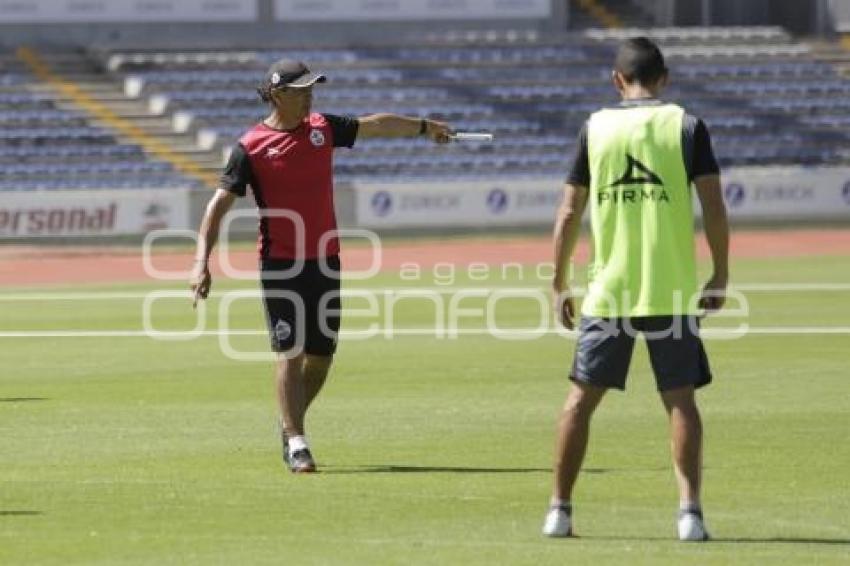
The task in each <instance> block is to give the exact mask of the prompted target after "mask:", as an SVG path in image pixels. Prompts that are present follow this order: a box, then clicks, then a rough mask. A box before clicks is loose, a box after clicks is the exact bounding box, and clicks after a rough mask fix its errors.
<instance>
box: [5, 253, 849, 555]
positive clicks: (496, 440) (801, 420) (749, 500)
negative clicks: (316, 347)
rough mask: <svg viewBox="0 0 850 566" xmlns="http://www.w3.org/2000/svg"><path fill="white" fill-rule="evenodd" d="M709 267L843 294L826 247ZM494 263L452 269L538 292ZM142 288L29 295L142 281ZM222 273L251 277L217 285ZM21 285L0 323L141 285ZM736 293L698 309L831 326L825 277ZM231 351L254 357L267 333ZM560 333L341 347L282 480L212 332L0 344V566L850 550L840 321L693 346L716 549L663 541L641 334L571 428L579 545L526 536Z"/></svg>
mask: <svg viewBox="0 0 850 566" xmlns="http://www.w3.org/2000/svg"><path fill="white" fill-rule="evenodd" d="M733 275H734V279H735V281H736V282H737V283H751V284H789V283H794V284H798V283H843V284H847V283H848V282H850V262H848V261H847V258H846V257H836V256H832V257H830V256H823V257H811V258H805V259H795V260H785V261H778V260H771V261H766V260H765V261H755V260H752V261H751V260H748V261H745V262H738V263H736V264H735V265H734V271H733ZM518 279H519V278H517V280H511V281H506V282H502V281H495V280H493V281H488V282H483V283H482V282H477V283H475V284H476V285H483V286H497V285H500V286H523V287H534V286H535V285H537V286H540V285H541V284H540V283H539V282H536V281H533V280H530V279H529V278H523V279H524V280H518ZM467 283H469V282H468V281H464V280H461V281H459V284H461V285H463V284H467ZM426 285H428V286H432V287H433V284H429V282H426ZM398 286H408V287H414V286H415V285H413V284H411V283H410V282H403V281H399V280H398V279H395V278H393V277H390V276H380V277H379V278H377V279H374V280H370V281H365V282H358V283H351V284H350V285H349V288H358V287H369V288H387V287H398ZM151 288H152V287H140V286H121V287H112V286H111V287H88V288H74V289H57V288H53V289H50V292H51V293H57V292H69V293H79V292H89V293H92V295H93V296H97V295H101V294H103V293H115V292H118V291H120V292H126V293H128V296H129V297H136V295H138V297H141V293H143V292H145V291H147V290H149V289H151ZM235 288H247V289H254V288H255V285H254V284H252V283H248V282H245V283H243V284H239V283H234V282H225V283H222V284H220V285H218V286H217V287H216V289H217V290H219V291H221V290H227V289H235ZM33 293H38V290H33V289H26V290H20V289H19V290H4V291H2V292H0V299H3V298H4V297H5V300H2V301H0V332H9V331H57V330H69V329H73V330H89V331H103V330H139V329H140V328H141V320H142V319H141V312H142V299H141V298H127V297H125V298H120V297H112V298H110V296H109V295H104V296H103V298H102V300H95V299H94V298H92V297H88V298H86V297H85V296H83V297H82V298H79V297H78V298H77V299H75V300H55V297H54V298H52V299H50V300H48V299H49V298H50V297H43V296H42V297H39V296H37V295H31V294H33ZM10 295H15V298H14V300H11V297H10ZM746 297H747V299H748V303H749V307H750V314H749V316H748V317H746V318H744V317H738V318H734V319H727V320H722V321H721V320H718V321H715V322H714V323H712V324H713V325H714V326H718V325H735V324H738V323H739V322H741V321H742V320H746V321H747V322H749V324H750V325H751V326H753V327H757V328H762V329H763V328H778V327H787V326H795V327H833V328H836V327H846V326H848V320H850V301H848V300H847V290H846V289H845V290H843V291H842V290H819V291H800V290H797V291H788V290H784V291H783V290H774V291H766V292H765V291H762V292H755V291H753V292H750V291H748V292H746ZM218 303H219V300H218V299H214V300H211V301H210V305H209V310H210V311H211V312H210V320H209V324H208V328H216V327H217V326H216V325H217V324H218V320H217V316H215V313H214V312H212V311H214V310H216V309H217V305H218ZM474 304H475V301H474V300H470V303H469V304H468V305H466V306H474ZM425 305H426V304H423V303H416V302H415V301H410V302H407V303H403V304H399V305H398V309H397V311H396V317H395V320H396V323H397V325H398V326H400V327H405V328H415V327H423V326H425V325H427V324H428V323H429V321H432V320H433V316H434V315H433V314H432V312H431V311H429V309H428V308H426V306H425ZM479 306H480V301H479ZM501 306H502V308H500V310H499V313H498V314H499V324H500V326H502V327H510V326H528V325H529V324H532V323H534V318H535V317H534V314H533V308H531V307H533V304H531V303H528V302H522V301H519V300H517V301H513V302H512V301H510V300H509V301H506V302H505V303H504V304H503V305H501ZM431 310H433V308H432V309H431ZM260 312H261V311H260V310H259V306H258V305H257V304H256V301H252V300H250V299H246V300H242V301H239V302H238V303H236V304H234V311H233V316H232V318H231V320H232V324H233V326H234V327H236V328H239V329H261V328H262V319H261V314H260ZM153 313H154V317H153V319H154V321H155V324H156V326H157V328H162V329H179V328H190V327H191V326H193V324H194V321H193V316H192V313H191V310H190V309H189V308H187V306H186V303H185V302H183V301H178V300H176V299H175V300H171V301H164V302H161V303H157V304H156V305H155V308H154V310H153ZM368 322H369V321H367V320H362V321H356V320H353V319H351V320H349V323H348V326H347V328H348V329H356V328H360V327H362V328H365V324H366V323H368ZM463 324H464V326H465V327H467V328H469V329H473V328H478V327H480V325H477V323H476V321H475V320H473V319H471V318H468V319H464V321H463ZM358 325H364V326H358ZM234 344H235V345H237V346H239V347H241V348H246V349H248V348H250V349H252V350H255V351H263V350H264V349H265V346H266V338H265V337H264V336H261V335H255V336H241V337H239V338H238V339H235V340H234ZM573 347H574V342H573V340H572V339H570V338H564V337H559V336H554V335H548V336H546V337H543V338H539V339H536V340H525V341H519V340H513V341H506V340H497V339H495V338H492V337H488V336H486V335H482V334H469V335H462V336H460V337H459V338H458V339H437V338H435V337H428V336H401V337H397V338H395V339H393V340H387V339H384V338H373V339H371V340H367V341H355V340H348V341H343V342H342V344H341V346H340V349H339V353H338V358H337V364H336V367H335V369H334V372H333V376H332V379H331V381H330V383H329V385H328V387H327V388H326V390H325V391H324V392H323V395H322V396H321V397H320V399H319V401H318V402H317V404H316V406H315V407H314V409H313V411H312V413H311V418H310V421H309V422H308V426H309V429H310V430H309V435H310V438H311V443H312V445H313V448H314V452H315V454H316V456H317V458H318V460H319V463H320V466H321V469H322V473H320V474H318V475H315V476H308V477H301V476H298V477H296V476H291V475H289V474H288V473H287V472H285V471H284V468H283V466H282V464H281V462H280V458H279V445H278V441H277V437H276V431H275V407H274V402H273V396H272V395H273V387H272V380H271V369H270V365H269V364H268V363H259V362H257V363H250V362H238V361H233V360H230V359H228V358H227V357H225V356H224V355H222V353H221V351H220V349H219V343H218V338H216V337H215V336H204V337H201V338H198V339H196V340H192V341H183V342H177V341H154V340H150V339H148V338H145V337H140V336H132V335H131V336H124V337H102V336H101V337H56V336H51V337H38V336H35V335H33V336H29V337H23V338H10V337H4V338H0V352H1V354H0V433H1V434H2V464H0V486H2V487H0V564H4V565H5V564H10V565H11V564H296V563H297V564H331V563H333V564H409V563H416V564H419V563H423V564H441V565H442V564H546V563H551V564H556V563H557V564H565V563H578V564H586V563H595V564H604V563H612V564H613V563H618V564H622V563H627V564H653V565H656V564H683V563H694V564H697V563H698V564H732V563H734V564H795V565H799V564H839V563H842V564H846V563H847V562H848V561H850V482H848V477H850V476H848V469H850V444H848V441H847V435H848V432H850V410H848V405H849V404H850V395H848V393H850V385H848V383H850V382H848V364H847V361H848V351H850V335H849V334H847V333H844V334H798V333H788V334H776V335H774V334H765V333H761V334H753V335H750V336H747V337H745V338H741V339H739V340H710V341H708V342H707V348H708V351H709V356H710V357H711V360H712V365H713V369H714V373H715V383H714V385H713V386H711V387H709V388H708V389H706V390H705V391H704V392H703V393H702V394H701V396H700V398H701V403H702V408H703V417H704V420H705V426H706V457H705V459H706V473H705V501H704V504H705V510H706V514H707V520H708V524H709V527H710V529H711V531H712V534H713V535H714V537H715V540H714V541H713V542H711V543H708V544H705V545H687V544H681V543H678V542H676V541H675V540H674V537H675V531H674V518H675V512H676V503H677V501H676V491H675V487H674V481H673V474H672V471H671V468H670V463H669V456H668V440H667V432H666V423H665V418H664V414H663V410H662V409H661V406H660V403H659V402H658V400H657V395H656V394H655V391H654V385H653V380H652V378H651V374H650V372H649V364H648V361H647V357H646V354H645V349H644V348H643V347H642V345H641V344H639V345H638V347H637V348H636V356H635V359H634V360H633V363H632V374H631V378H630V388H629V390H628V392H627V394H625V395H623V394H618V393H612V394H610V397H609V398H608V399H607V400H606V402H605V403H604V404H603V406H602V408H601V409H600V412H599V413H598V415H597V417H596V420H595V426H594V429H593V436H592V440H591V447H590V453H589V456H588V459H587V461H586V470H585V473H584V474H583V476H582V477H581V478H580V480H579V485H578V490H577V493H576V496H575V500H574V506H575V521H576V528H577V531H578V534H579V535H580V538H578V539H571V540H547V539H544V538H542V537H541V536H540V535H539V530H540V527H541V522H542V519H543V514H544V512H545V509H546V505H547V499H548V494H549V487H550V482H551V474H550V472H549V467H550V464H551V449H552V444H553V439H554V423H555V417H556V415H557V413H558V410H559V408H560V405H561V403H562V400H563V396H564V394H565V392H566V390H567V387H568V383H567V381H566V379H565V376H566V372H567V368H568V366H569V363H570V362H571V358H572V351H573Z"/></svg>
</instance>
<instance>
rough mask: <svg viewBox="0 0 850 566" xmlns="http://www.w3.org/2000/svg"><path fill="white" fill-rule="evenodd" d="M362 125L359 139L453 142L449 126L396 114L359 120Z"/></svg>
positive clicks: (358, 132)
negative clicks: (416, 139)
mask: <svg viewBox="0 0 850 566" xmlns="http://www.w3.org/2000/svg"><path fill="white" fill-rule="evenodd" d="M357 121H358V122H359V124H360V127H359V129H358V130H357V137H358V138H362V139H368V138H416V137H419V136H426V135H427V136H428V137H429V138H431V139H432V140H433V141H434V142H436V143H441V144H442V143H448V142H449V141H451V138H450V136H451V133H452V130H451V128H449V125H448V124H444V123H443V122H438V121H436V120H428V119H425V118H411V117H409V116H398V115H396V114H370V115H368V116H361V117H360V118H358V119H357Z"/></svg>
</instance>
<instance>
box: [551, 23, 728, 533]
mask: <svg viewBox="0 0 850 566" xmlns="http://www.w3.org/2000/svg"><path fill="white" fill-rule="evenodd" d="M667 79H668V72H667V68H666V66H665V64H664V58H663V56H662V54H661V51H660V50H659V49H658V47H657V46H656V45H655V44H654V43H652V42H651V41H650V40H648V39H646V38H634V39H630V40H627V41H625V42H624V43H623V44H622V45H621V46H620V49H619V52H618V54H617V58H616V63H615V68H614V72H613V80H614V85H615V86H616V88H617V90H618V92H619V93H620V95H621V98H622V102H621V103H620V105H619V106H616V107H613V108H606V109H603V110H600V111H598V112H596V113H594V114H593V115H592V116H591V117H590V119H589V120H588V121H587V123H586V125H585V127H584V129H583V130H582V132H581V133H580V135H579V143H578V151H577V154H576V157H575V161H574V163H573V167H572V172H571V174H570V176H569V178H568V180H567V184H566V189H565V194H564V202H563V204H562V206H561V209H560V210H559V213H558V218H557V221H556V225H555V263H556V272H555V273H556V275H555V278H554V280H553V291H554V294H555V297H556V312H557V315H558V317H559V319H560V320H561V322H562V323H563V324H564V326H566V327H567V328H573V327H574V325H575V306H574V303H573V300H572V297H571V296H570V290H569V287H568V282H567V279H566V277H567V275H566V274H567V269H568V267H569V264H570V258H571V256H572V253H573V249H574V247H575V244H576V240H577V238H578V232H579V226H580V222H581V216H582V213H583V211H584V209H585V206H586V205H587V203H588V201H590V218H591V230H592V234H593V250H594V260H593V264H592V267H591V270H590V275H589V283H588V290H587V295H586V297H585V298H584V301H583V302H582V317H581V321H580V323H579V329H578V334H579V335H578V344H577V347H576V354H575V360H574V363H573V368H572V372H571V373H570V378H571V379H572V381H573V384H572V387H571V389H570V392H569V394H568V395H567V400H566V403H565V406H564V409H563V412H562V414H561V418H560V422H559V427H558V439H557V443H556V449H555V482H554V483H555V485H554V491H553V494H552V499H551V502H550V509H549V512H548V513H547V515H546V520H545V522H544V525H543V533H544V534H545V535H547V536H569V535H570V534H571V533H572V505H571V494H572V489H573V486H574V484H575V481H576V478H577V477H578V473H579V469H580V468H581V463H582V460H583V459H584V454H585V450H586V448H587V441H588V431H589V427H590V419H591V416H592V414H593V412H594V410H595V409H596V407H597V406H598V405H599V402H600V401H601V400H602V397H603V395H604V394H605V392H606V391H607V390H608V389H611V388H613V389H620V390H622V389H624V388H625V384H626V374H627V372H628V368H629V362H630V359H631V355H632V349H633V347H634V342H635V334H636V333H637V332H641V333H643V334H644V336H645V338H646V342H647V347H648V349H649V357H650V360H651V363H652V369H653V372H654V373H655V379H656V384H657V387H658V390H659V392H660V394H661V400H662V402H663V404H664V407H665V408H666V410H667V413H668V415H669V419H670V430H671V436H672V452H673V454H672V455H673V463H674V468H675V472H676V479H677V482H678V486H679V519H678V534H679V539H681V540H686V541H701V540H707V539H708V531H707V530H706V528H705V524H704V521H703V516H702V507H701V502H700V480H701V473H702V424H701V420H700V415H699V410H698V409H697V405H696V400H695V394H694V391H695V389H696V388H699V387H702V386H704V385H707V384H708V383H709V382H710V381H711V373H710V370H709V366H708V360H707V358H706V354H705V350H704V349H703V345H702V342H701V340H700V337H699V330H698V317H699V316H700V315H701V314H702V313H703V312H708V311H714V310H718V309H720V308H721V307H722V306H723V302H724V299H725V293H726V285H727V280H728V246H729V227H728V223H727V219H726V209H725V206H724V203H723V198H722V195H721V190H720V177H719V173H720V170H719V168H718V166H717V162H716V160H715V158H714V154H713V151H712V148H711V140H710V137H709V134H708V130H707V129H706V127H705V124H704V123H703V122H702V121H701V120H699V119H697V118H695V117H693V116H691V115H689V114H687V113H686V112H685V110H683V109H682V108H681V107H679V106H677V105H675V104H668V103H665V102H663V101H661V100H659V98H658V97H659V95H660V94H661V91H662V90H663V88H664V86H666V84H667ZM692 184H693V185H694V186H695V187H696V193H697V195H698V197H699V200H700V203H701V205H702V210H703V221H704V226H705V233H706V238H707V240H708V244H709V247H710V249H711V256H712V260H713V263H714V273H713V275H712V277H711V279H710V280H709V281H708V283H707V284H706V285H705V286H704V287H703V288H702V289H700V287H699V285H698V284H697V275H696V259H695V251H694V248H695V237H694V219H693V209H692V196H691V185H692Z"/></svg>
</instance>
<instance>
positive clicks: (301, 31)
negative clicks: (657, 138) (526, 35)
mask: <svg viewBox="0 0 850 566" xmlns="http://www.w3.org/2000/svg"><path fill="white" fill-rule="evenodd" d="M567 19H568V9H567V3H566V2H560V1H558V0H511V1H510V2H502V1H500V0H466V1H465V2H464V3H457V2H437V3H434V2H433V1H429V0H392V1H383V2H375V1H374V0H298V1H297V2H295V1H293V0H157V2H138V1H136V0H108V1H107V0H31V1H28V2H11V1H8V2H0V37H2V40H0V41H2V42H3V43H5V44H9V45H16V44H21V43H37V44H40V45H63V46H64V45H92V44H98V43H100V44H109V43H122V44H136V45H138V46H139V47H143V46H147V47H148V48H160V49H161V48H167V47H168V46H169V45H173V46H183V47H185V46H186V45H196V46H198V47H228V46H235V45H242V46H244V45H261V44H263V43H270V44H275V45H279V44H281V43H282V42H292V43H303V44H308V45H309V44H317V43H323V44H326V43H344V42H348V41H358V42H361V43H363V42H374V41H376V34H375V28H374V26H364V25H356V24H357V23H358V22H363V21H369V22H373V23H380V24H381V33H380V34H379V36H380V38H379V39H381V40H383V41H387V40H389V39H392V37H393V36H395V35H398V36H403V35H404V34H407V33H413V32H433V31H435V30H439V29H441V28H443V29H457V28H458V27H463V28H471V29H476V28H482V29H484V28H486V29H516V28H522V29H529V28H533V29H540V30H564V29H566V26H567ZM60 31H61V33H60Z"/></svg>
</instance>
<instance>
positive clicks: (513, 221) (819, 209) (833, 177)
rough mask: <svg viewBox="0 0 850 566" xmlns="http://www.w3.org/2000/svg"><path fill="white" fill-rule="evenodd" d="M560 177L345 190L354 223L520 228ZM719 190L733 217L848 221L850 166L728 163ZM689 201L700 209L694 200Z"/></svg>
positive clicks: (548, 202) (553, 205)
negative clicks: (351, 204)
mask: <svg viewBox="0 0 850 566" xmlns="http://www.w3.org/2000/svg"><path fill="white" fill-rule="evenodd" d="M562 183H563V180H562V179H557V178H551V177H549V178H531V177H529V178H510V177H508V178H505V179H498V178H494V179H492V180H487V181H475V182H461V183H445V182H431V183H428V182H423V183H404V184H402V183H362V184H357V185H356V186H352V187H350V188H348V189H347V190H352V191H353V193H354V195H353V202H354V212H355V214H354V219H355V223H356V224H355V225H356V226H358V227H363V228H372V229H403V228H417V229H423V228H434V229H440V228H446V227H452V228H463V227H467V228H486V227H520V226H549V225H551V223H552V220H553V218H554V215H555V210H556V209H557V207H558V204H559V203H560V201H561V194H562V191H563V188H562ZM723 190H724V196H725V198H726V203H727V206H728V210H729V216H730V218H731V219H732V221H733V222H735V223H782V222H810V221H827V222H829V221H850V167H817V168H807V167H741V168H732V169H728V170H726V171H725V172H724V174H723ZM349 200H351V199H350V198H349ZM694 200H695V201H696V199H694ZM694 204H695V212H696V214H697V216H699V215H700V214H701V210H700V207H699V206H698V204H697V203H696V202H695V203H694ZM585 220H587V217H586V218H585Z"/></svg>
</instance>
